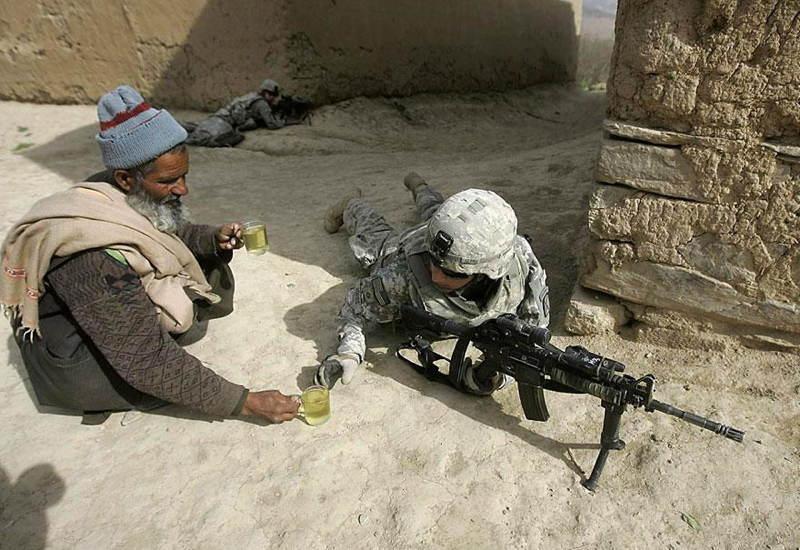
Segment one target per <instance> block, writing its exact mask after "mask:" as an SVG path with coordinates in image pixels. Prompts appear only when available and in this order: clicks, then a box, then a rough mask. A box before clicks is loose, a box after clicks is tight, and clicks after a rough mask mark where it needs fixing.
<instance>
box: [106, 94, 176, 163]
mask: <svg viewBox="0 0 800 550" xmlns="http://www.w3.org/2000/svg"><path fill="white" fill-rule="evenodd" d="M97 118H99V119H100V132H99V133H98V134H97V135H96V136H95V139H96V140H97V143H98V144H99V145H100V152H101V153H102V155H103V164H104V165H105V166H106V168H113V169H127V168H134V167H136V166H140V165H142V164H144V163H146V162H149V161H151V160H153V159H154V158H156V157H159V156H160V155H162V154H164V153H166V152H167V151H169V150H170V149H172V148H173V147H175V146H176V145H179V144H181V143H183V142H184V141H185V140H186V136H187V134H186V130H184V129H183V126H181V125H180V124H179V123H178V121H177V120H175V118H174V117H173V116H172V115H171V114H170V113H169V111H167V110H166V109H156V108H154V107H152V106H150V104H148V103H147V102H145V100H144V99H143V98H142V96H141V95H139V92H137V91H136V90H134V89H133V88H131V87H130V86H126V85H122V86H119V87H117V89H115V90H114V91H112V92H108V93H107V94H105V95H103V97H101V98H100V101H98V102H97Z"/></svg>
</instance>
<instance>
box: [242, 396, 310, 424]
mask: <svg viewBox="0 0 800 550" xmlns="http://www.w3.org/2000/svg"><path fill="white" fill-rule="evenodd" d="M299 407H300V398H299V397H298V396H289V395H283V394H282V393H281V392H279V391H277V390H267V391H257V392H250V393H249V394H247V398H246V399H245V401H244V406H243V407H242V415H243V416H260V417H261V418H266V419H267V420H269V421H270V422H272V423H274V424H280V423H281V422H285V421H286V420H291V419H292V418H294V417H295V416H297V409H298V408H299Z"/></svg>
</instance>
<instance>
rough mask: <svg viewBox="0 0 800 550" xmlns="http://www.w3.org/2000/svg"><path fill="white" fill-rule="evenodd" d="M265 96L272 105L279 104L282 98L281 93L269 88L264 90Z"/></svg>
mask: <svg viewBox="0 0 800 550" xmlns="http://www.w3.org/2000/svg"><path fill="white" fill-rule="evenodd" d="M263 96H264V99H266V100H267V103H269V106H270V107H274V106H275V105H277V103H278V100H279V99H280V98H281V94H280V93H278V92H271V91H269V90H264V93H263Z"/></svg>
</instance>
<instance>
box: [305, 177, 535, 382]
mask: <svg viewBox="0 0 800 550" xmlns="http://www.w3.org/2000/svg"><path fill="white" fill-rule="evenodd" d="M404 184H405V186H406V188H408V190H409V191H411V193H412V194H413V196H414V201H415V203H416V206H417V214H418V215H419V218H420V221H421V222H422V223H420V224H419V225H417V226H415V227H413V228H411V229H409V230H407V231H405V232H403V233H400V232H398V231H397V230H395V229H394V228H393V227H392V226H390V225H389V224H388V223H387V222H386V220H385V219H384V218H383V216H381V215H380V214H378V213H377V212H376V211H375V210H374V209H373V208H372V207H371V206H369V205H368V204H367V203H366V202H365V201H364V200H362V199H361V198H360V192H355V193H353V194H351V195H350V196H347V197H345V198H343V199H342V200H341V201H340V202H339V203H337V204H335V205H334V206H332V207H331V208H330V209H329V210H328V212H327V213H326V216H325V230H326V231H328V232H329V233H335V232H336V231H338V229H339V227H341V226H342V225H344V226H345V228H346V230H347V232H348V233H349V234H350V235H351V236H350V239H349V243H350V248H351V249H352V250H353V253H354V254H355V257H356V259H357V260H358V261H359V263H360V264H361V266H362V267H363V268H364V269H366V270H368V271H369V275H368V276H367V277H364V278H362V279H360V280H359V281H358V282H357V283H356V284H355V286H353V287H352V288H351V289H350V290H349V291H348V292H347V296H346V298H345V302H344V305H343V306H342V309H341V311H340V312H339V329H338V330H339V346H338V349H337V353H336V354H334V355H331V356H329V357H328V358H327V359H326V360H325V361H324V362H323V363H322V365H321V366H320V367H319V369H318V371H317V381H318V382H319V383H322V384H324V385H326V386H328V387H331V386H332V385H333V384H334V383H335V380H336V378H337V377H338V376H340V375H341V378H342V382H343V383H345V384H348V383H350V381H351V380H352V379H353V376H354V375H355V372H356V371H357V367H358V365H359V364H360V363H361V362H362V361H363V359H364V352H365V350H366V342H365V339H364V331H365V329H367V328H369V327H370V326H372V325H374V324H376V323H389V322H392V321H396V320H398V319H400V305H401V304H413V305H414V306H416V307H420V308H424V309H425V310H427V311H430V312H432V313H435V314H436V315H439V316H441V317H445V318H447V319H451V320H457V321H460V322H465V323H468V324H470V325H473V326H475V325H478V324H480V323H481V322H483V321H485V320H487V319H491V318H494V317H497V316H499V315H501V314H503V313H515V314H517V315H518V316H519V317H521V318H522V319H524V320H527V321H530V322H532V323H534V324H536V325H538V326H542V327H544V326H547V324H548V322H549V314H550V311H549V310H550V305H549V300H548V290H547V283H546V275H545V271H544V269H543V268H542V266H541V265H540V264H539V261H538V260H537V259H536V256H535V255H534V253H533V250H532V249H531V246H530V242H529V240H528V238H527V237H521V236H519V235H517V217H516V215H515V214H514V210H513V209H512V208H511V206H510V205H509V204H508V203H507V202H506V201H504V200H503V199H502V198H501V197H500V196H499V195H497V194H495V193H493V192H491V191H485V190H481V189H467V190H466V191H461V192H460V193H456V194H455V195H453V196H452V197H450V198H449V199H447V200H446V201H444V200H443V197H442V195H441V194H440V193H439V192H437V191H435V190H434V189H433V188H431V186H429V185H428V184H427V183H426V182H425V181H424V180H423V179H422V178H421V177H420V176H419V175H417V174H415V173H413V172H412V173H410V174H408V175H407V176H406V178H405V181H404ZM468 379H469V381H471V380H472V378H471V376H468ZM502 382H503V378H502V376H498V377H496V379H495V380H493V383H492V387H491V388H479V387H477V385H476V384H474V383H472V382H469V383H468V385H469V389H470V390H471V391H472V392H474V393H476V394H487V393H491V392H492V391H494V390H495V389H497V388H498V387H500V385H501V384H502Z"/></svg>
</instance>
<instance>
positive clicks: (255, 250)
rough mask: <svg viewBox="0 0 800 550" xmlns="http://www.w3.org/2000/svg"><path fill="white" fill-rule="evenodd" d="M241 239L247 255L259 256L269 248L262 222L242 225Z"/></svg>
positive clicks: (265, 229)
mask: <svg viewBox="0 0 800 550" xmlns="http://www.w3.org/2000/svg"><path fill="white" fill-rule="evenodd" d="M242 238H243V239H244V246H245V248H247V253H248V254H253V255H255V256H260V255H261V254H263V253H264V252H266V251H267V249H268V248H269V241H268V240H267V228H266V227H265V226H264V224H263V223H262V222H256V221H250V222H245V223H243V224H242Z"/></svg>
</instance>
